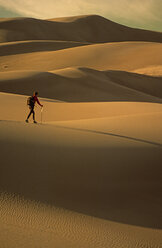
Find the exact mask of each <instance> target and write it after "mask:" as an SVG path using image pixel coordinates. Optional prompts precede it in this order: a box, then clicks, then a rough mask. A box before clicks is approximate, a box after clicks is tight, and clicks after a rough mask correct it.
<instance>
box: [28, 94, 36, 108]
mask: <svg viewBox="0 0 162 248" xmlns="http://www.w3.org/2000/svg"><path fill="white" fill-rule="evenodd" d="M27 105H28V106H30V107H34V97H33V96H30V97H28V99H27Z"/></svg>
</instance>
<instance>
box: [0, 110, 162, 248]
mask: <svg viewBox="0 0 162 248" xmlns="http://www.w3.org/2000/svg"><path fill="white" fill-rule="evenodd" d="M159 107H160V108H161V105H160V106H159ZM62 114H63V113H62ZM159 116H161V114H160V115H158V114H157V115H155V114H149V113H148V115H145V116H142V115H137V116H127V117H125V116H123V117H120V118H119V119H118V117H116V118H115V121H113V119H107V120H105V118H103V119H98V120H95V121H94V120H91V121H90V120H83V121H80V122H79V123H78V121H73V122H71V123H70V122H68V123H67V122H64V123H59V122H58V123H57V125H56V123H55V124H54V125H47V124H46V125H42V126H41V125H38V126H35V125H27V124H25V123H21V122H20V123H18V122H3V121H1V122H0V128H1V134H2V135H1V138H0V144H1V151H2V159H3V161H5V162H4V163H3V164H2V166H1V180H0V182H1V189H2V190H3V191H4V192H8V194H9V193H10V194H11V195H13V194H16V195H19V196H20V197H19V198H18V199H17V198H13V197H12V198H8V197H7V195H5V196H3V197H2V198H1V206H2V207H1V213H2V217H3V218H2V226H1V227H2V229H3V230H4V228H5V229H6V228H7V233H11V236H10V237H8V238H7V243H8V244H10V243H11V238H12V235H13V238H12V242H13V240H14V242H15V243H16V240H18V242H20V240H21V239H22V237H23V236H24V235H25V237H26V238H25V245H24V247H26V246H27V245H29V243H30V242H31V239H32V240H34V242H37V244H38V245H40V247H41V245H42V244H45V242H47V240H48V242H47V244H49V245H50V246H51V245H52V243H53V244H55V245H57V246H58V247H62V246H64V244H65V243H66V241H67V247H68V246H70V243H72V245H73V246H75V245H76V246H77V247H82V246H83V247H89V246H93V247H120V242H122V246H123V247H130V244H131V246H135V245H136V246H137V247H149V246H150V247H160V244H161V242H162V239H161V231H158V230H157V229H158V228H161V225H162V223H161V214H160V213H161V207H160V206H161V200H160V199H161V197H160V196H161V186H160V185H161V163H160V161H161V159H162V157H161V154H162V153H161V145H162V137H161V136H159V134H160V133H162V132H161V125H160V123H159V122H161V119H159ZM136 117H137V118H136ZM160 118H162V116H161V117H160ZM152 120H153V122H152ZM119 122H120V123H121V126H120V129H119ZM149 122H151V123H152V125H148V123H149ZM128 123H129V124H130V126H129V125H128ZM132 124H133V126H132ZM128 127H129V128H128ZM145 127H146V128H145ZM152 128H154V130H156V129H157V136H156V135H155V136H154V135H153V132H152V133H150V131H151V130H152ZM144 130H145V131H144ZM13 144H14V145H13ZM17 151H19V156H16V155H15V154H16V153H17ZM6 152H9V153H10V156H6V155H7V154H6ZM32 154H33V155H32ZM114 154H115V156H114ZM30 156H35V159H36V161H37V163H36V164H35V165H33V163H31V162H30V160H31V158H30ZM24 158H25V159H24ZM103 158H104V159H103ZM65 160H66V163H65ZM13 161H14V164H13ZM11 165H12V166H11ZM49 171H50V173H49ZM83 182H84V183H83ZM96 182H97V184H96ZM3 195H4V194H3ZM22 198H25V199H30V201H29V202H28V201H27V200H26V201H25V202H24V201H23V200H22ZM10 199H11V200H10ZM2 203H3V204H2ZM40 203H42V204H40ZM48 205H50V206H52V207H53V208H52V209H51V208H48ZM26 206H28V207H26ZM41 206H42V207H41ZM55 208H56V209H55ZM64 209H69V210H71V211H72V212H68V211H65V210H64ZM17 211H18V212H17ZM75 212H79V213H82V214H77V213H75ZM84 214H86V216H84ZM87 215H90V216H95V217H99V218H100V219H95V218H92V217H88V216H87ZM12 216H13V217H12ZM102 219H103V220H102ZM106 220H108V221H106ZM110 220H111V221H115V222H118V223H114V222H110ZM43 223H45V224H44V225H43ZM46 223H47V224H46ZM66 223H67V224H66ZM119 223H125V225H121V224H119ZM130 225H136V227H132V226H130ZM76 226H77V227H76ZM83 226H84V228H83ZM137 226H138V227H137ZM139 226H142V227H145V228H140V227H139ZM20 227H21V231H19V229H20ZM148 227H149V228H150V227H151V228H154V230H152V229H148ZM82 228H83V230H84V231H81V230H82ZM85 228H86V232H85ZM30 230H32V233H34V235H33V234H30ZM70 230H72V231H70ZM44 231H45V232H44ZM40 232H43V233H44V234H43V236H41V239H40V238H39V235H40ZM80 232H81V233H82V234H81V233H80ZM98 232H99V233H98ZM97 233H98V235H97ZM47 237H48V238H47ZM60 237H61V238H60ZM87 237H89V239H88V240H87ZM2 241H3V242H4V244H6V242H5V241H4V237H2ZM47 244H46V245H47ZM73 246H72V247H73ZM31 247H34V245H33V244H31Z"/></svg>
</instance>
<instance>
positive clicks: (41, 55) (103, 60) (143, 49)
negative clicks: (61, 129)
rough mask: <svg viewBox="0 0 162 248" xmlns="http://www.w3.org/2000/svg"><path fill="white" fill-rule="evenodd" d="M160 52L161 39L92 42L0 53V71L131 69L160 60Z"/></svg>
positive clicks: (159, 61) (146, 65) (150, 64)
mask: <svg viewBox="0 0 162 248" xmlns="http://www.w3.org/2000/svg"><path fill="white" fill-rule="evenodd" d="M161 54H162V44H161V43H151V42H117V43H104V44H93V45H87V46H80V47H74V48H68V49H65V50H58V51H48V52H35V53H27V54H16V55H12V56H2V57H0V71H15V70H36V71H53V70H57V69H63V68H66V67H88V68H91V69H95V70H122V71H123V70H125V71H129V72H131V71H135V70H138V69H140V68H144V67H148V66H154V67H155V66H160V65H161V64H162V56H161ZM132 58H133V59H132Z"/></svg>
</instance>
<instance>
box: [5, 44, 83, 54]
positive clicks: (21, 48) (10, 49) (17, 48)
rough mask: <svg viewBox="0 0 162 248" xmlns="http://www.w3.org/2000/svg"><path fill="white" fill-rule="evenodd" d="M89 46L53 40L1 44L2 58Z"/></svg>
mask: <svg viewBox="0 0 162 248" xmlns="http://www.w3.org/2000/svg"><path fill="white" fill-rule="evenodd" d="M84 45H88V42H86V43H85V42H74V41H52V40H30V41H13V42H5V43H0V54H1V56H9V55H10V56H11V55H16V54H24V53H35V52H40V51H43V52H45V51H57V50H62V49H68V48H72V47H77V46H84Z"/></svg>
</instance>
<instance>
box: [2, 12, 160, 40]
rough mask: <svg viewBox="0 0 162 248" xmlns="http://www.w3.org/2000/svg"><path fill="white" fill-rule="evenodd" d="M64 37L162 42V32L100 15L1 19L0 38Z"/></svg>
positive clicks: (61, 38)
mask: <svg viewBox="0 0 162 248" xmlns="http://www.w3.org/2000/svg"><path fill="white" fill-rule="evenodd" d="M18 40H64V41H80V42H92V43H99V42H114V41H152V42H162V33H160V32H153V31H146V30H140V29H134V28H129V27H126V26H123V25H120V24H118V23H114V22H112V21H110V20H107V19H105V18H104V17H101V16H98V15H88V16H78V17H73V18H69V19H68V18H65V19H64V18H62V19H52V20H38V19H34V18H11V19H4V18H2V19H0V41H1V42H8V41H18Z"/></svg>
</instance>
